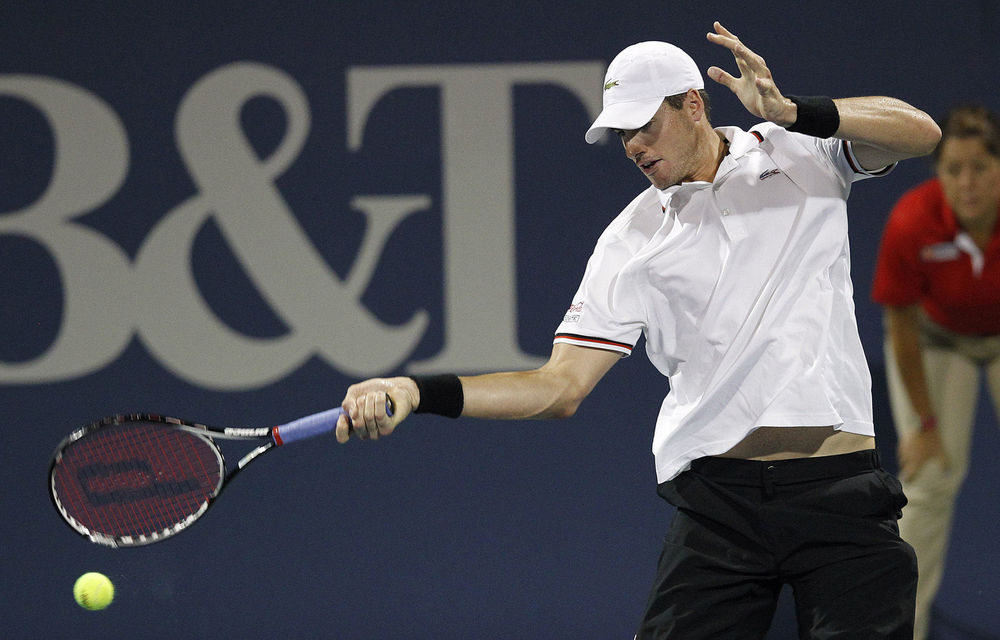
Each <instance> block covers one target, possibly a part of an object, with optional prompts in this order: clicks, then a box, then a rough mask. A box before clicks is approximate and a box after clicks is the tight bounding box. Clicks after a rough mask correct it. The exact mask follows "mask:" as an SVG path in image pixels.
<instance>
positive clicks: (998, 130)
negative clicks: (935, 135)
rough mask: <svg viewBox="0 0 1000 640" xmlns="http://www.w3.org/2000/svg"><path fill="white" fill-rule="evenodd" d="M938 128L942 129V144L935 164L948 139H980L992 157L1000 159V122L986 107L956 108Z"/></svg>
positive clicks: (937, 148)
mask: <svg viewBox="0 0 1000 640" xmlns="http://www.w3.org/2000/svg"><path fill="white" fill-rule="evenodd" d="M938 126H940V127H941V142H940V143H939V144H938V146H937V147H936V148H935V149H934V153H933V158H934V162H937V161H938V159H939V157H940V155H941V147H942V146H943V145H944V141H945V140H947V139H948V138H979V139H980V140H982V141H983V146H985V147H986V151H987V152H988V153H989V154H990V155H991V156H994V157H997V158H1000V120H998V119H997V116H996V114H994V113H993V112H992V111H990V110H989V109H987V108H986V107H984V106H980V105H973V104H968V105H960V106H957V107H954V108H953V109H951V110H950V111H948V113H947V114H945V116H944V118H942V119H941V121H940V122H939V123H938Z"/></svg>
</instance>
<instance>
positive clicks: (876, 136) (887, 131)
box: [708, 22, 941, 171]
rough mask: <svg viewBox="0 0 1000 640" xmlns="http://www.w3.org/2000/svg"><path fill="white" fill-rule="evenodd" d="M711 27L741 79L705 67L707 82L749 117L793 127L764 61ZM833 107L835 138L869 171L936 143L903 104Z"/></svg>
mask: <svg viewBox="0 0 1000 640" xmlns="http://www.w3.org/2000/svg"><path fill="white" fill-rule="evenodd" d="M714 28H715V33H709V34H708V39H709V41H710V42H713V43H715V44H718V45H720V46H723V47H725V48H726V49H729V51H730V52H731V53H732V54H733V58H734V59H735V61H736V66H737V68H738V69H739V72H740V75H739V77H735V76H733V75H731V74H729V73H727V72H726V71H723V70H722V69H720V68H719V67H710V68H709V69H708V77H710V78H711V79H712V80H714V81H715V82H718V83H719V84H721V85H723V86H725V87H727V88H728V89H729V90H730V91H732V92H733V93H734V94H736V97H737V98H739V99H740V102H742V103H743V106H744V107H746V109H747V111H749V112H750V113H752V114H753V115H755V116H757V117H759V118H763V119H764V120H768V121H770V122H773V123H775V124H777V125H780V126H782V127H790V126H792V125H793V124H795V122H796V120H798V117H799V107H798V106H797V105H796V103H794V102H792V100H790V99H788V98H787V97H785V96H784V95H782V93H781V92H780V91H779V90H778V87H777V85H776V84H775V82H774V77H773V76H772V75H771V70H770V69H769V68H768V67H767V63H766V62H764V59H763V58H762V57H760V56H759V55H757V54H756V53H754V52H753V51H751V50H750V48H749V47H747V46H746V45H745V44H743V43H742V42H741V41H740V39H739V38H737V37H736V36H735V35H734V34H732V33H731V32H730V31H728V30H727V29H726V28H725V27H723V26H722V25H721V24H719V23H718V22H716V23H715V25H714ZM833 102H834V105H835V106H836V107H837V111H838V113H839V117H840V124H839V127H838V128H837V130H836V133H834V134H833V135H834V137H837V138H840V139H843V140H849V141H850V142H851V148H852V150H853V152H854V157H855V158H856V159H857V160H858V162H859V163H860V164H861V166H862V168H864V169H866V170H868V171H877V170H879V169H881V168H883V167H886V166H888V165H890V164H892V163H894V162H898V161H899V160H905V159H906V158H914V157H917V156H923V155H927V154H928V153H930V152H931V151H933V150H934V147H935V146H936V145H937V143H938V141H939V140H940V139H941V130H940V129H939V128H938V126H937V124H936V123H935V122H934V120H933V119H932V118H931V117H930V116H929V115H927V114H926V113H924V112H923V111H921V110H920V109H917V108H915V107H913V106H911V105H909V104H907V103H906V102H903V101H902V100H898V99H896V98H886V97H881V96H879V97H864V98H839V99H835V100H834V101H833Z"/></svg>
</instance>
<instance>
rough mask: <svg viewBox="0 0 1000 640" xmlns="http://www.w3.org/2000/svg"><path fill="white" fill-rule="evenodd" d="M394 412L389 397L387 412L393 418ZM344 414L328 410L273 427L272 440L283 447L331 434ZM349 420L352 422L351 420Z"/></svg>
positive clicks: (340, 411) (386, 403)
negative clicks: (290, 443)
mask: <svg viewBox="0 0 1000 640" xmlns="http://www.w3.org/2000/svg"><path fill="white" fill-rule="evenodd" d="M392 410H393V404H392V399H391V398H388V397H387V398H386V399H385V412H386V414H387V415H389V416H392V413H393V411H392ZM343 413H344V410H343V409H341V408H340V407H337V408H336V409H327V410H326V411H320V412H319V413H314V414H312V415H308V416H303V417H302V418H299V419H297V420H292V421H291V422H287V423H285V424H282V425H278V426H277V427H273V428H272V429H271V438H272V439H273V440H274V444H276V445H278V446H281V445H283V444H288V443H289V442H296V441H298V440H306V439H307V438H312V437H314V436H319V435H322V434H324V433H330V432H331V431H333V430H334V429H336V428H337V420H339V419H340V416H341V414H343ZM347 420H348V422H350V418H348V419H347Z"/></svg>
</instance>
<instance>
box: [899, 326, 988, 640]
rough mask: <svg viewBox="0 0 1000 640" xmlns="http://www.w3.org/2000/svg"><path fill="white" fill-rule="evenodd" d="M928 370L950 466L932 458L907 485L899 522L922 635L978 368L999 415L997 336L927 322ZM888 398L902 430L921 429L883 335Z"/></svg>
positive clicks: (920, 637)
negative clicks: (911, 562) (909, 554)
mask: <svg viewBox="0 0 1000 640" xmlns="http://www.w3.org/2000/svg"><path fill="white" fill-rule="evenodd" d="M921 333H922V342H923V347H924V349H923V354H924V370H925V372H926V376H927V387H928V391H929V393H930V399H931V404H932V406H933V407H934V411H935V413H936V415H937V423H938V430H939V432H940V435H941V440H942V443H943V444H944V448H945V451H946V452H947V453H948V456H949V459H950V461H951V468H950V469H949V470H948V471H944V470H943V469H942V467H941V465H939V464H938V463H937V461H931V462H929V463H928V464H926V465H924V466H923V468H921V470H920V472H919V473H917V474H916V476H914V477H913V478H911V479H910V481H909V482H904V484H903V490H904V493H905V494H906V497H907V498H908V499H909V504H908V505H907V506H906V507H905V508H904V509H903V517H902V519H900V521H899V531H900V535H901V536H902V537H903V539H904V540H906V541H907V542H909V543H910V544H911V545H912V546H913V549H914V550H915V551H916V553H917V566H918V570H919V575H920V577H919V580H918V583H917V614H916V624H915V629H914V630H915V633H914V636H913V637H914V640H924V638H926V637H927V630H928V627H929V624H930V612H931V606H932V605H933V603H934V597H935V595H936V594H937V590H938V587H939V586H940V584H941V577H942V575H943V574H944V562H945V557H946V556H947V551H948V537H949V535H950V533H951V522H952V517H953V515H954V511H955V500H956V498H957V496H958V492H959V490H960V489H961V487H962V483H963V481H964V480H965V476H966V474H967V472H968V468H969V453H970V448H971V443H972V426H973V422H974V420H975V415H976V405H977V402H978V401H979V388H980V371H985V373H986V377H987V381H988V385H989V389H990V395H991V396H992V398H993V406H994V408H995V410H996V415H997V416H1000V336H987V337H969V336H960V335H957V334H953V333H950V332H948V331H947V330H945V329H943V328H941V327H939V326H937V325H934V324H932V323H931V322H930V321H925V322H924V324H923V326H922V331H921ZM885 362H886V374H887V378H888V386H889V401H890V404H891V407H892V415H893V419H894V421H895V423H896V431H897V433H898V434H899V436H900V437H902V436H903V435H904V434H907V433H912V432H913V431H916V430H918V429H919V428H920V420H919V418H918V417H917V415H916V413H915V412H914V410H913V408H912V406H911V405H910V402H909V397H908V396H907V393H906V389H905V388H904V387H903V383H902V381H901V379H900V375H899V369H898V368H897V366H896V359H895V357H893V355H892V346H891V345H890V344H889V341H888V340H886V341H885Z"/></svg>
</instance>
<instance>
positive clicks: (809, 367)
mask: <svg viewBox="0 0 1000 640" xmlns="http://www.w3.org/2000/svg"><path fill="white" fill-rule="evenodd" d="M717 130H718V131H719V132H721V133H722V134H723V135H725V136H726V138H727V139H728V140H729V141H730V147H729V154H728V155H727V156H726V157H725V158H724V159H723V161H722V164H721V165H720V166H719V170H718V172H717V174H716V177H715V181H714V182H687V183H683V184H681V185H678V186H674V187H670V188H668V189H665V190H663V191H658V190H657V189H656V188H654V187H652V186H651V187H650V188H649V189H647V190H646V191H644V192H642V193H641V194H639V196H638V197H636V198H635V200H633V201H632V203H631V204H629V205H628V206H627V207H626V208H625V210H624V211H622V213H621V214H620V215H619V216H618V217H617V218H616V219H615V220H614V221H613V222H612V223H611V224H610V225H609V226H608V227H607V229H606V230H605V231H604V233H603V234H602V235H601V237H600V239H599V240H598V241H597V246H596V248H595V249H594V253H593V255H592V256H591V258H590V260H589V262H588V263H587V269H586V272H585V274H584V276H583V281H582V283H581V284H580V288H579V289H578V290H577V293H576V296H575V298H574V301H573V304H572V306H571V307H570V309H569V311H567V313H566V316H565V317H564V318H563V322H562V324H560V325H559V328H558V329H557V331H556V337H555V342H560V343H568V344H574V345H579V346H584V347H595V348H599V349H609V350H612V351H618V352H620V353H622V354H623V355H628V354H629V353H631V351H632V348H633V347H634V345H635V344H636V342H637V341H638V339H639V336H640V334H645V337H646V352H647V354H648V355H649V359H650V361H651V362H652V363H653V365H654V366H656V368H657V369H658V370H659V371H660V372H661V373H663V374H664V375H666V376H668V377H669V380H670V392H669V393H668V394H667V396H666V397H665V398H664V400H663V403H662V405H661V407H660V413H659V416H658V418H657V421H656V430H655V433H654V436H653V454H654V456H655V458H656V473H657V480H658V481H659V482H665V481H667V480H670V479H672V478H673V477H674V476H676V475H677V474H678V473H680V472H682V471H684V470H685V469H687V468H688V467H689V466H690V463H691V461H692V460H694V459H697V458H700V457H703V456H711V455H718V454H720V453H724V452H725V451H728V450H729V449H730V448H732V447H733V446H734V445H735V444H737V443H738V442H740V441H741V440H743V438H745V437H746V436H747V434H749V433H750V432H751V431H753V430H754V429H756V428H757V427H759V426H774V427H783V426H829V425H835V426H837V427H838V428H839V429H842V430H844V431H849V432H852V433H859V434H863V435H874V433H875V431H874V426H873V422H872V405H871V376H870V374H869V372H868V364H867V362H866V360H865V354H864V351H863V350H862V347H861V339H860V337H859V335H858V328H857V322H856V320H855V317H854V300H853V286H852V284H851V278H850V251H849V247H848V238H847V202H846V200H847V196H848V194H849V193H850V189H851V183H852V182H853V181H855V180H859V179H862V178H866V177H869V176H871V175H876V174H873V173H869V172H866V171H864V170H863V169H861V168H860V164H859V163H858V162H857V161H856V160H855V159H854V157H853V155H852V152H851V150H850V143H847V142H844V141H841V140H838V139H833V138H830V139H825V140H822V139H819V138H814V137H811V136H804V135H800V134H794V133H789V132H788V131H786V130H785V129H783V128H781V127H779V126H777V125H773V124H770V123H764V124H761V125H758V126H756V127H754V128H753V129H751V130H750V131H749V132H744V131H742V130H740V129H738V128H735V127H732V128H729V127H727V128H720V129H717ZM891 169H892V167H888V168H886V169H883V170H882V171H881V172H879V173H878V174H877V175H884V174H885V173H888V172H889V171H890V170H891Z"/></svg>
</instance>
